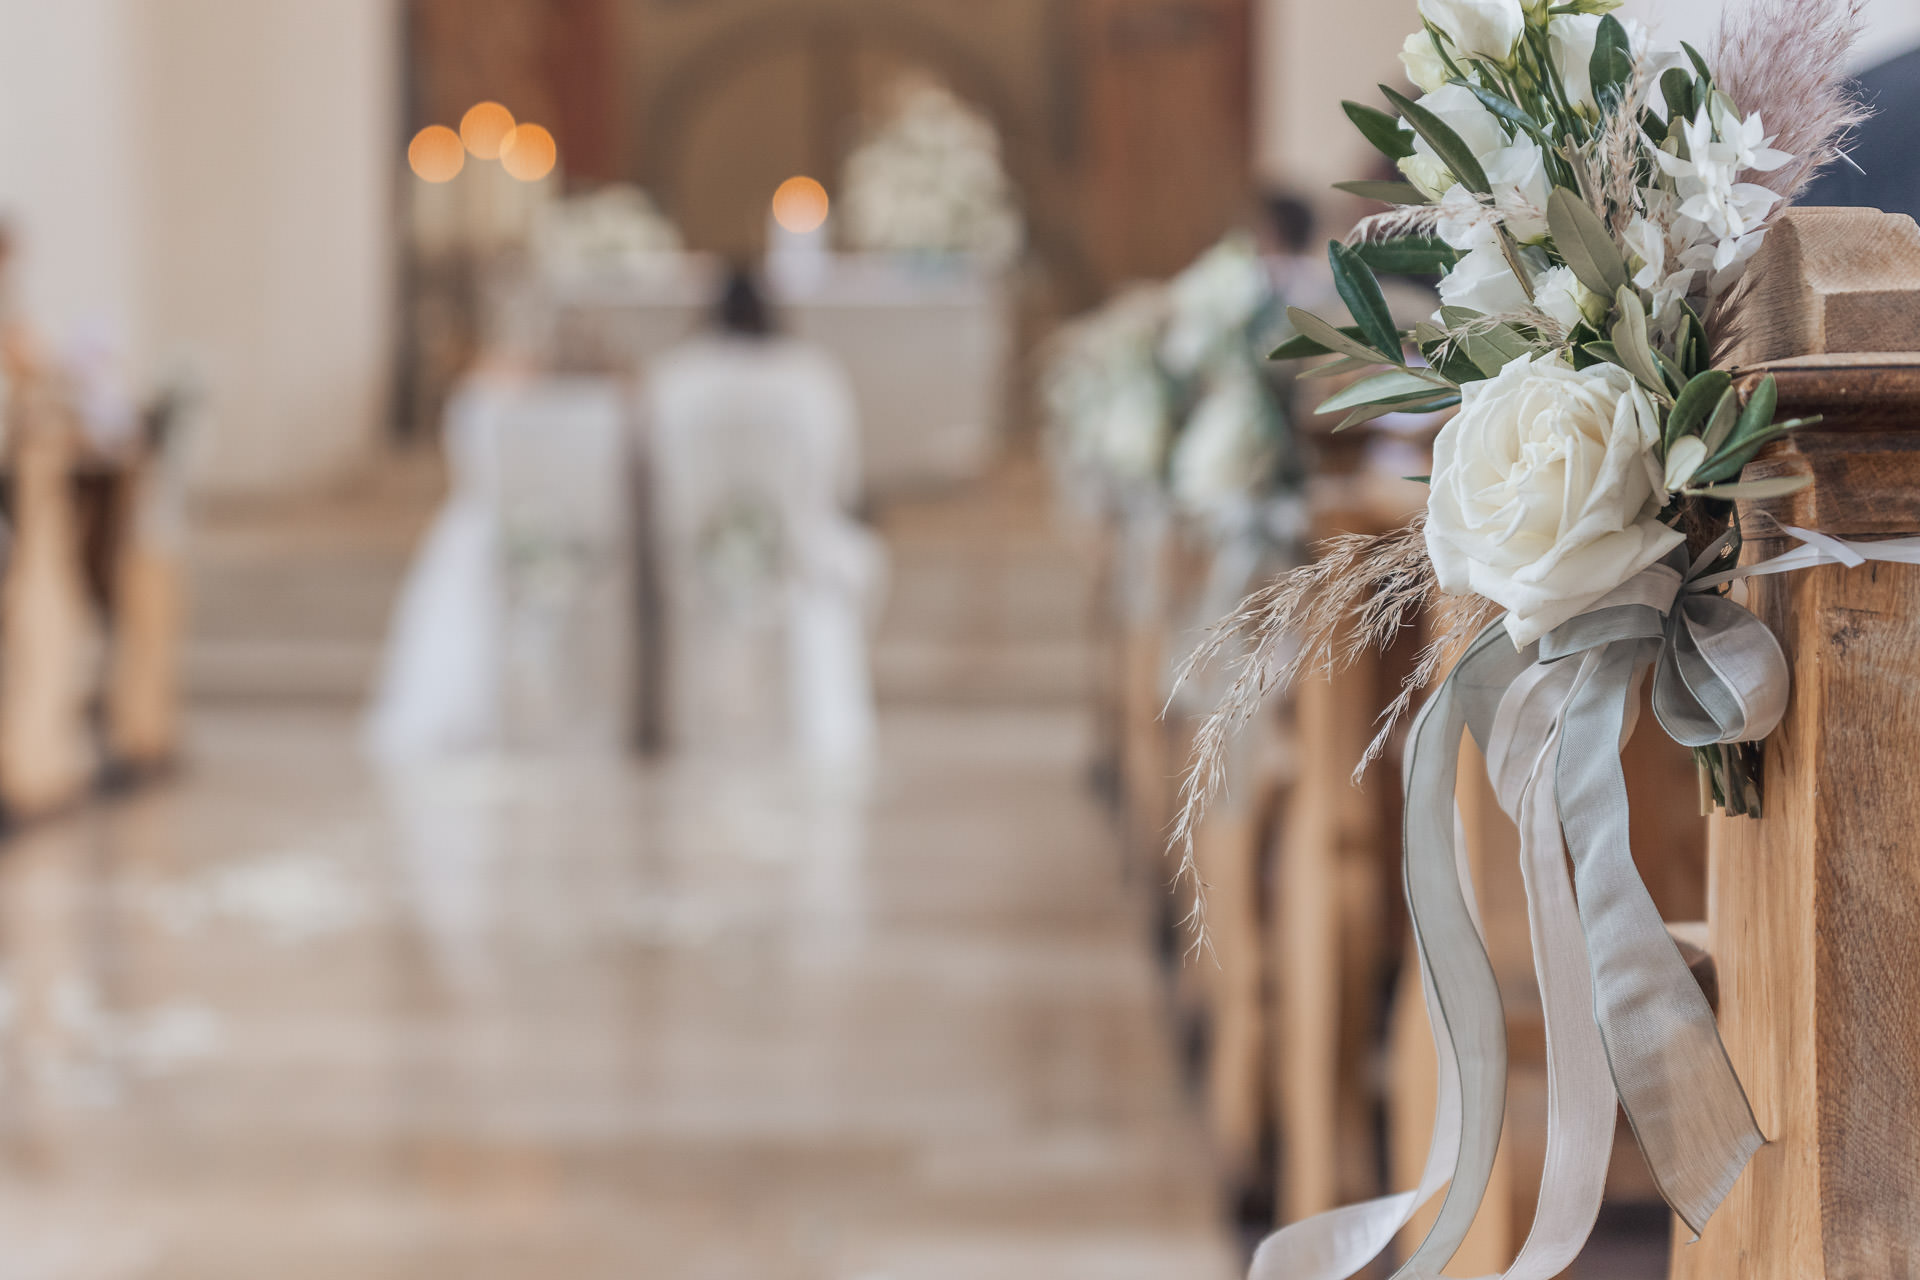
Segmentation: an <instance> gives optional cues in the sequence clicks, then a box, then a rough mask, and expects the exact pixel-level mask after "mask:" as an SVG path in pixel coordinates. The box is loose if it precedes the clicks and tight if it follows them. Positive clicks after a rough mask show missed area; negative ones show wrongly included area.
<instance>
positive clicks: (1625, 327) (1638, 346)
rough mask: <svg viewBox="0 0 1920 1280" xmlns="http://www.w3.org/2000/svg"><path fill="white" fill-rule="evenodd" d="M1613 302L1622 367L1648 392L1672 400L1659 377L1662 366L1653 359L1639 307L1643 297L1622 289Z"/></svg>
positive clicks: (1616, 346) (1615, 343)
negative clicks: (1615, 306)
mask: <svg viewBox="0 0 1920 1280" xmlns="http://www.w3.org/2000/svg"><path fill="white" fill-rule="evenodd" d="M1614 301H1615V304H1616V305H1617V306H1618V307H1619V310H1620V319H1619V320H1618V321H1617V322H1616V323H1615V324H1614V326H1613V335H1612V336H1613V348H1614V350H1615V351H1616V352H1617V353H1618V354H1619V357H1620V367H1621V368H1623V369H1625V370H1626V371H1627V372H1628V373H1631V374H1632V375H1633V376H1634V377H1636V378H1638V379H1640V381H1641V383H1642V384H1644V385H1645V386H1646V388H1647V390H1649V391H1653V392H1657V393H1658V394H1659V395H1660V396H1662V397H1663V398H1665V397H1671V396H1672V394H1673V393H1672V392H1671V391H1670V390H1669V389H1668V387H1667V382H1666V379H1665V378H1664V377H1663V376H1661V373H1660V362H1659V361H1658V360H1655V359H1654V358H1653V347H1652V345H1651V344H1650V343H1648V341H1647V313H1646V311H1645V310H1644V309H1642V307H1641V306H1640V295H1639V294H1637V293H1635V292H1634V291H1633V290H1632V289H1631V288H1630V287H1628V286H1626V285H1621V286H1620V291H1619V293H1618V294H1617V295H1615V299H1614Z"/></svg>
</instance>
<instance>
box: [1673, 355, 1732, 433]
mask: <svg viewBox="0 0 1920 1280" xmlns="http://www.w3.org/2000/svg"><path fill="white" fill-rule="evenodd" d="M1732 385H1733V376H1732V375H1731V374H1729V373H1728V372H1727V371H1726V370H1724V369H1709V370H1707V371H1706V372H1705V373H1703V374H1701V375H1700V376H1699V377H1697V378H1695V379H1693V381H1691V382H1689V383H1687V385H1686V386H1684V387H1682V388H1680V394H1679V395H1678V396H1677V397H1675V399H1674V402H1673V412H1671V413H1669V414H1668V415H1667V429H1666V431H1665V432H1664V433H1662V435H1663V439H1662V443H1664V444H1665V445H1667V446H1668V447H1669V448H1671V447H1672V446H1673V442H1674V441H1675V440H1678V439H1679V438H1680V437H1681V436H1696V435H1699V434H1700V429H1701V427H1702V426H1704V425H1705V424H1706V421H1707V417H1708V415H1709V414H1711V413H1712V412H1713V409H1714V406H1715V405H1717V404H1719V403H1720V397H1721V396H1723V395H1725V394H1726V393H1727V388H1729V387H1730V386H1732Z"/></svg>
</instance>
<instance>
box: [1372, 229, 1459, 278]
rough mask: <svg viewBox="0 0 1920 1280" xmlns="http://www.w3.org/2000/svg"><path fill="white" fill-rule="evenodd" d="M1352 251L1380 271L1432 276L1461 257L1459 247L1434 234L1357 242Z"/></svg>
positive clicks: (1382, 272) (1387, 273)
mask: <svg viewBox="0 0 1920 1280" xmlns="http://www.w3.org/2000/svg"><path fill="white" fill-rule="evenodd" d="M1353 251H1354V252H1355V253H1357V254H1359V255H1360V260H1361V261H1362V262H1364V263H1366V264H1367V265H1368V266H1369V267H1372V268H1373V269H1374V271H1375V272H1377V273H1379V274H1381V275H1390V276H1432V275H1439V274H1440V273H1441V272H1443V271H1445V270H1447V269H1448V268H1450V267H1452V266H1453V264H1454V263H1456V262H1458V261H1460V251H1459V250H1458V249H1455V248H1454V247H1453V246H1452V245H1449V244H1448V243H1447V242H1446V241H1445V240H1441V239H1438V238H1436V237H1433V236H1403V237H1401V238H1400V239H1398V240H1381V241H1376V242H1373V243H1370V244H1357V245H1355V246H1353Z"/></svg>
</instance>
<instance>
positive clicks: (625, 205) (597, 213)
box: [533, 183, 685, 275]
mask: <svg viewBox="0 0 1920 1280" xmlns="http://www.w3.org/2000/svg"><path fill="white" fill-rule="evenodd" d="M683 248H685V245H684V244H683V242H682V241H681V238H680V229H679V228H678V227H676V226H674V225H673V222H672V221H671V220H670V219H669V218H667V216H666V215H665V214H663V213H661V212H660V210H659V208H658V206H656V205H655V204H654V203H653V200H652V198H651V197H649V196H648V195H647V193H646V192H645V191H643V190H641V189H640V188H639V187H635V186H630V185H627V184H625V183H610V184H608V185H606V186H603V187H600V188H598V189H596V190H593V191H589V192H586V193H584V194H581V195H575V196H567V197H565V198H564V199H560V200H556V201H553V202H552V203H551V204H549V205H547V206H546V207H544V208H543V209H541V211H540V213H539V216H538V217H537V218H536V219H535V221H534V228H533V250H534V255H535V257H536V258H537V259H538V260H539V261H540V263H541V264H542V266H544V267H545V268H546V269H547V270H548V271H549V272H554V273H559V274H580V275H584V274H591V273H593V272H595V271H600V270H631V269H635V268H644V267H646V266H648V265H650V264H653V263H656V262H658V261H660V260H661V258H662V257H663V256H665V255H673V254H678V253H679V252H681V250H682V249H683Z"/></svg>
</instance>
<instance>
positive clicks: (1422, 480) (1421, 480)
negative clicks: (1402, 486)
mask: <svg viewBox="0 0 1920 1280" xmlns="http://www.w3.org/2000/svg"><path fill="white" fill-rule="evenodd" d="M1400 478H1401V479H1402V480H1411V481H1412V482H1413V483H1414V484H1426V485H1430V484H1432V483H1433V477H1432V476H1401V477H1400Z"/></svg>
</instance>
